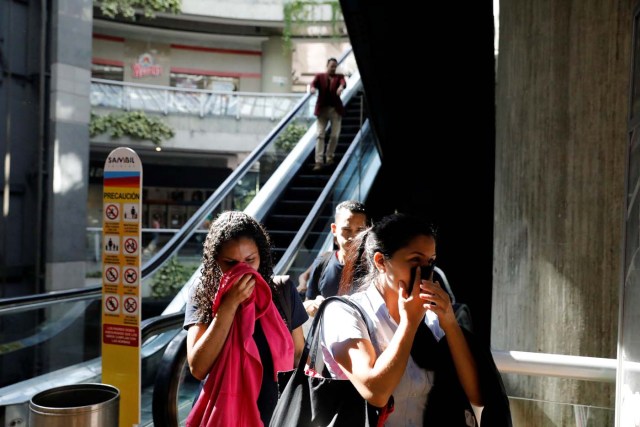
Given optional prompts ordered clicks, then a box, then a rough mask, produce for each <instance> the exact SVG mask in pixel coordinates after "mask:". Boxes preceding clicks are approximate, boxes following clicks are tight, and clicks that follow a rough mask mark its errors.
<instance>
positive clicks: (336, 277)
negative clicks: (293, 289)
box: [306, 251, 344, 300]
mask: <svg viewBox="0 0 640 427" xmlns="http://www.w3.org/2000/svg"><path fill="white" fill-rule="evenodd" d="M322 264H323V263H322V256H320V257H318V258H316V259H315V261H314V262H313V267H312V268H311V272H310V273H309V281H308V282H307V293H306V297H307V299H309V300H311V299H315V298H316V297H317V296H318V295H322V296H323V297H325V298H327V297H332V296H335V295H338V289H339V288H340V278H341V277H342V268H343V267H344V266H343V265H342V264H340V261H339V260H338V256H337V252H335V251H334V252H333V254H332V255H331V257H330V258H329V262H328V263H327V267H326V268H325V269H324V271H322V272H321V274H320V278H319V280H317V281H316V280H315V277H316V276H317V273H316V269H318V268H322Z"/></svg>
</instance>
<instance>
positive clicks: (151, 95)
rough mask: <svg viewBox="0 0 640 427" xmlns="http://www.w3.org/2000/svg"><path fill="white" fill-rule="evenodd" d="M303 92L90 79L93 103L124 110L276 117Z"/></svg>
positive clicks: (293, 104) (280, 116) (201, 115)
mask: <svg viewBox="0 0 640 427" xmlns="http://www.w3.org/2000/svg"><path fill="white" fill-rule="evenodd" d="M304 95H305V94H301V93H284V94H281V93H256V92H231V91H212V90H204V89H184V88H177V87H167V86H154V85H145V84H137V83H123V82H118V81H113V80H104V79H92V80H91V93H90V101H91V106H92V107H102V108H109V109H117V110H125V111H131V110H141V111H146V112H151V113H159V114H183V115H184V114H187V115H197V116H199V117H212V116H217V117H225V116H229V117H234V118H236V119H242V118H261V119H269V120H279V119H281V118H283V117H284V116H285V115H287V113H289V112H290V111H291V110H292V109H293V107H294V106H295V105H296V104H297V103H298V102H299V101H300V99H301V98H302V97H303V96H304Z"/></svg>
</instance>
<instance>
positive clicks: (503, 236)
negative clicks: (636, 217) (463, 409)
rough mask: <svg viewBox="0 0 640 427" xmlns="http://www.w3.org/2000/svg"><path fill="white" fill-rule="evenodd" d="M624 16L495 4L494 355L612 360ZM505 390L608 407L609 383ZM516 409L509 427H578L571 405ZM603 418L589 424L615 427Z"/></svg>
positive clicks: (514, 384)
mask: <svg viewBox="0 0 640 427" xmlns="http://www.w3.org/2000/svg"><path fill="white" fill-rule="evenodd" d="M633 6H634V2H633V1H631V0H614V1H612V2H595V1H587V2H584V1H576V0H562V1H540V2H533V3H532V2H528V1H523V0H505V1H501V2H500V40H499V55H498V64H497V86H496V104H497V105H496V175H495V180H496V182H495V222H494V257H493V259H494V264H493V270H494V284H493V306H492V321H491V324H492V335H491V342H492V346H493V347H494V348H496V349H509V350H522V351H531V352H544V353H557V354H567V355H580V356H593V357H605V358H615V357H616V343H617V331H618V329H617V328H618V289H619V283H620V277H621V275H620V271H621V265H622V264H621V263H622V252H621V243H620V242H621V241H622V233H621V232H622V219H623V206H624V201H625V199H624V176H625V175H624V170H625V165H624V159H625V147H626V141H627V137H626V120H627V114H628V106H627V102H628V101H627V100H628V96H629V76H628V74H629V63H630V46H631V29H632V20H631V16H632V10H633ZM505 380H506V385H507V389H508V392H509V394H510V395H512V396H520V397H525V398H531V399H544V400H549V401H553V402H572V403H582V404H591V405H596V406H605V407H609V408H613V404H614V387H613V385H610V384H603V383H581V382H578V381H567V380H560V379H554V378H551V377H549V378H542V377H541V378H538V377H532V378H527V377H516V376H510V375H505ZM513 410H514V420H516V421H517V420H519V421H520V422H522V423H523V424H519V423H518V422H516V424H515V425H535V426H541V425H545V426H546V425H576V424H575V421H573V422H568V421H566V420H572V419H573V417H574V416H573V413H572V411H573V407H572V406H567V407H566V408H561V407H560V406H559V405H550V404H542V403H540V404H532V405H524V404H522V405H519V404H515V406H514V407H513ZM593 413H600V412H599V411H593ZM612 414H613V411H609V413H608V414H606V415H601V416H602V418H596V421H595V423H594V424H589V425H603V426H604V425H613V421H612V418H611V417H612V416H613V415H612ZM563 416H565V417H568V418H562V417H563ZM598 416H600V415H598ZM563 419H564V420H565V421H562V420H563ZM523 420H526V422H525V421H523ZM565 422H566V424H565ZM590 422H591V420H590Z"/></svg>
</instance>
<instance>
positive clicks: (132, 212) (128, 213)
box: [123, 203, 140, 221]
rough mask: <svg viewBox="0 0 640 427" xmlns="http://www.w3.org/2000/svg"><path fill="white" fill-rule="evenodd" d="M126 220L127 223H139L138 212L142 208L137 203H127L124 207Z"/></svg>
mask: <svg viewBox="0 0 640 427" xmlns="http://www.w3.org/2000/svg"><path fill="white" fill-rule="evenodd" d="M123 210H124V220H125V221H137V220H138V212H139V211H140V208H139V207H138V204H137V203H125V204H124V207H123Z"/></svg>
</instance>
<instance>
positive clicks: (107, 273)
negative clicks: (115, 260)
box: [103, 264, 120, 284]
mask: <svg viewBox="0 0 640 427" xmlns="http://www.w3.org/2000/svg"><path fill="white" fill-rule="evenodd" d="M103 277H104V282H105V283H109V284H116V283H118V278H119V277H120V266H119V265H114V264H105V266H104V274H103Z"/></svg>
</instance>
